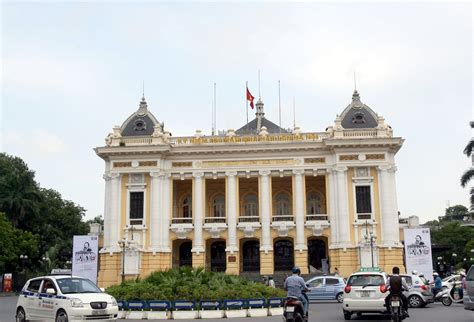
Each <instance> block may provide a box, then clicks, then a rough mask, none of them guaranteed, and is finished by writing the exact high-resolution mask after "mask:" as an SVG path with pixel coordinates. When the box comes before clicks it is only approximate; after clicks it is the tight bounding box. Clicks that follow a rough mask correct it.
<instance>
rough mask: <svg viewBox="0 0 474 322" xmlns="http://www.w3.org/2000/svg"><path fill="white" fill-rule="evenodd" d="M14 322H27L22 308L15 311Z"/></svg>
mask: <svg viewBox="0 0 474 322" xmlns="http://www.w3.org/2000/svg"><path fill="white" fill-rule="evenodd" d="M16 322H27V320H26V313H25V310H23V309H22V308H19V309H18V310H17V311H16Z"/></svg>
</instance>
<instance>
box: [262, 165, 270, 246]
mask: <svg viewBox="0 0 474 322" xmlns="http://www.w3.org/2000/svg"><path fill="white" fill-rule="evenodd" d="M259 174H260V183H261V184H262V187H261V189H260V192H261V195H260V196H259V203H260V209H262V213H261V214H260V218H261V221H262V244H261V245H260V250H263V251H265V252H267V251H269V250H272V249H273V247H272V241H271V235H270V220H271V218H270V202H271V198H270V182H269V180H270V177H269V175H270V171H268V170H262V171H259Z"/></svg>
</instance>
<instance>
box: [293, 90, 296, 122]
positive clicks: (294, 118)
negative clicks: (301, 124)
mask: <svg viewBox="0 0 474 322" xmlns="http://www.w3.org/2000/svg"><path fill="white" fill-rule="evenodd" d="M295 128H296V114H295V97H294V96H293V130H294V129H295Z"/></svg>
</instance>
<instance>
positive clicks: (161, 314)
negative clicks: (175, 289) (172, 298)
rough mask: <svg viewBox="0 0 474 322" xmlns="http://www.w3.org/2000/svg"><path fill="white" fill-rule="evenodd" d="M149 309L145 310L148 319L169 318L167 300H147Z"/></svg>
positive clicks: (168, 303)
mask: <svg viewBox="0 0 474 322" xmlns="http://www.w3.org/2000/svg"><path fill="white" fill-rule="evenodd" d="M148 308H149V309H150V311H148V312H146V317H147V319H148V320H167V319H169V318H170V309H171V303H170V302H169V301H148Z"/></svg>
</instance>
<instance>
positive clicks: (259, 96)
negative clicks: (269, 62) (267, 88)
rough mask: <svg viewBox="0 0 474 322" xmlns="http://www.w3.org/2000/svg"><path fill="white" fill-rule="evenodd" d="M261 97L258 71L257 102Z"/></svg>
mask: <svg viewBox="0 0 474 322" xmlns="http://www.w3.org/2000/svg"><path fill="white" fill-rule="evenodd" d="M261 98H262V96H261V95H260V69H259V70H258V100H260V99H261Z"/></svg>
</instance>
